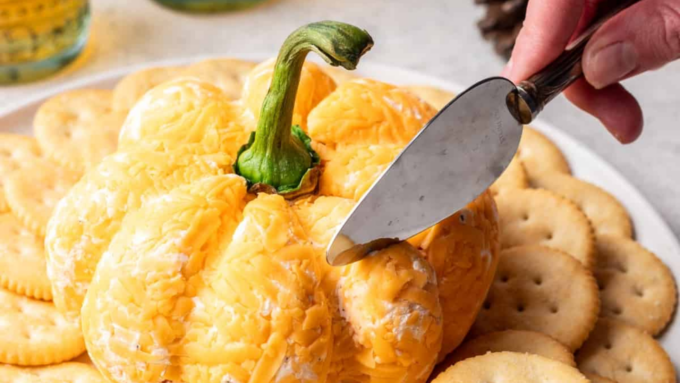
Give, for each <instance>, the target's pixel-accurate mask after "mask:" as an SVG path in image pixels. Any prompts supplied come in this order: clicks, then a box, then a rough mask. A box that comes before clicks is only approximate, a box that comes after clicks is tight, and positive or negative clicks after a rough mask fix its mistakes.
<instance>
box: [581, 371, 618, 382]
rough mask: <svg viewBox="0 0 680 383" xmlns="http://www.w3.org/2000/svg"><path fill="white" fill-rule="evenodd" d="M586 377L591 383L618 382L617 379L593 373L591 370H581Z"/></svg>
mask: <svg viewBox="0 0 680 383" xmlns="http://www.w3.org/2000/svg"><path fill="white" fill-rule="evenodd" d="M581 373H582V374H583V375H584V376H585V377H586V378H588V379H589V380H590V383H617V382H616V381H615V380H611V379H609V378H605V377H602V376H600V375H596V374H591V373H589V372H581Z"/></svg>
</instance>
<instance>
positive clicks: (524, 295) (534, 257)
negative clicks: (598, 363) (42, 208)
mask: <svg viewBox="0 0 680 383" xmlns="http://www.w3.org/2000/svg"><path fill="white" fill-rule="evenodd" d="M599 308H600V301H599V297H598V290H597V283H596V282H595V278H593V276H592V274H591V273H590V271H588V270H587V269H586V268H585V267H583V265H582V264H581V263H580V262H578V261H577V260H575V259H574V258H573V257H570V256H569V255H567V254H565V253H563V252H560V251H558V250H554V249H550V248H547V247H543V246H523V247H516V248H513V249H507V250H504V251H502V252H501V256H500V262H499V264H498V271H497V272H496V277H495V280H494V282H493V284H492V285H491V289H490V290H489V294H488V295H487V297H486V301H485V302H484V305H483V306H482V310H481V311H480V313H479V315H478V316H477V320H476V321H475V323H474V325H473V326H472V329H471V330H470V335H471V336H472V337H477V336H480V335H482V334H487V333H490V332H494V331H503V330H527V331H537V332H541V333H544V334H546V335H548V336H550V337H551V338H553V339H555V340H557V341H559V342H560V343H562V344H564V345H565V346H567V347H568V348H569V349H570V350H576V349H578V348H579V346H580V345H581V344H582V343H583V341H585V340H586V338H587V337H588V334H589V333H590V330H592V328H593V326H595V323H596V322H597V317H598V312H599Z"/></svg>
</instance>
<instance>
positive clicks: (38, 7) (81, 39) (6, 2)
mask: <svg viewBox="0 0 680 383" xmlns="http://www.w3.org/2000/svg"><path fill="white" fill-rule="evenodd" d="M89 24H90V7H89V4H88V1H87V0H0V84H13V83H19V82H27V81H33V80H37V79H40V78H43V77H46V76H49V75H51V74H53V73H55V72H57V71H58V70H60V69H61V68H63V67H65V66H66V65H68V64H69V63H71V62H72V61H73V60H74V59H75V58H76V57H78V55H79V54H80V52H81V51H82V50H83V47H84V46H85V43H86V42H87V38H88V32H89Z"/></svg>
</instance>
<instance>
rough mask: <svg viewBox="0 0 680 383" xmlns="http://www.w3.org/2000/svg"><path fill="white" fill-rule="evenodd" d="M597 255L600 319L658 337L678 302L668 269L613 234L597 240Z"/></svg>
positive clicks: (632, 244)
mask: <svg viewBox="0 0 680 383" xmlns="http://www.w3.org/2000/svg"><path fill="white" fill-rule="evenodd" d="M597 253H598V255H597V261H596V263H595V268H594V270H593V274H594V275H595V278H596V279H597V283H598V285H599V287H600V298H601V300H602V316H605V317H608V318H612V319H616V320H619V321H622V322H624V323H627V324H629V325H633V326H637V327H639V328H641V329H642V330H645V331H647V332H648V333H650V334H652V335H657V334H659V333H660V332H661V331H662V330H663V329H664V328H665V327H666V325H667V324H668V322H670V320H671V317H672V315H673V311H675V306H676V303H677V288H676V286H675V281H674V279H673V275H672V274H671V272H670V270H669V269H668V267H666V265H664V263H663V262H661V260H660V259H659V258H657V257H656V255H654V254H653V253H651V252H650V251H648V250H647V249H645V248H644V247H642V246H641V245H640V244H639V243H637V242H635V241H633V240H632V239H628V238H623V237H618V236H614V235H601V236H599V237H598V239H597Z"/></svg>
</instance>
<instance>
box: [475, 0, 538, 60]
mask: <svg viewBox="0 0 680 383" xmlns="http://www.w3.org/2000/svg"><path fill="white" fill-rule="evenodd" d="M528 2H529V0H475V3H477V4H482V5H484V6H486V7H487V9H486V15H485V16H484V18H483V19H481V20H480V21H479V22H478V23H477V26H478V27H479V30H480V31H481V32H482V36H484V38H485V39H486V40H490V41H491V42H492V43H493V44H494V48H495V50H496V53H498V54H499V55H501V56H503V57H505V59H506V60H507V59H509V58H510V54H511V53H512V48H514V47H515V40H516V39H517V35H518V34H519V31H520V29H521V28H522V23H523V22H524V17H525V15H526V10H527V3H528Z"/></svg>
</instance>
